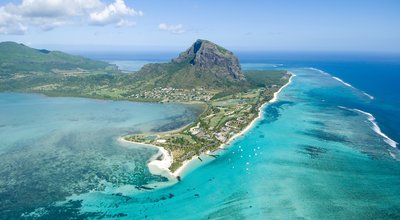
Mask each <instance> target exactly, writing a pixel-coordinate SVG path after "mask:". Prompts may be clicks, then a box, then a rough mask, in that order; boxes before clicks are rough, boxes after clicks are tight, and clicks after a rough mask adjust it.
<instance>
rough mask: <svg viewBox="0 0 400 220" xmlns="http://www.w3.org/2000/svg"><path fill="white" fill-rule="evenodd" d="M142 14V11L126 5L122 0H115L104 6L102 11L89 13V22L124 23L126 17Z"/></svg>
mask: <svg viewBox="0 0 400 220" xmlns="http://www.w3.org/2000/svg"><path fill="white" fill-rule="evenodd" d="M142 15H143V12H142V11H136V10H135V9H133V8H129V7H128V6H126V4H125V1H124V0H115V2H114V3H113V4H110V5H108V6H106V7H105V8H104V9H103V10H102V11H100V12H93V13H91V14H90V22H91V24H94V25H99V26H104V25H108V24H115V23H117V24H121V23H124V20H125V18H126V17H130V16H142ZM125 23H126V22H125Z"/></svg>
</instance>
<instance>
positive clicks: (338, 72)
mask: <svg viewBox="0 0 400 220" xmlns="http://www.w3.org/2000/svg"><path fill="white" fill-rule="evenodd" d="M239 58H240V60H241V62H242V63H243V65H242V67H243V69H288V70H290V71H291V72H292V73H294V74H295V75H296V76H295V77H294V78H293V82H292V83H291V84H290V85H289V86H288V87H286V88H285V89H284V90H283V91H282V92H281V93H280V94H279V97H278V101H277V102H275V103H271V104H268V105H266V106H265V107H264V108H263V109H262V118H261V119H260V120H258V121H257V122H256V123H255V124H254V126H253V127H252V129H250V131H249V132H247V133H246V134H244V135H243V136H241V137H240V138H238V139H237V140H235V141H233V142H232V143H230V144H229V147H228V148H226V149H224V150H220V151H217V152H216V154H218V155H219V157H218V158H216V159H215V158H213V157H209V156H202V159H203V162H201V161H200V160H198V161H195V164H193V165H191V167H190V169H188V170H187V171H186V172H184V175H183V178H182V181H181V182H179V183H177V184H175V185H173V186H169V187H164V188H162V187H157V189H148V188H146V187H144V188H143V187H140V186H143V185H146V184H148V183H153V184H155V185H159V186H161V185H162V184H163V183H164V181H165V179H164V178H162V177H159V176H158V177H157V176H152V175H151V174H150V173H149V172H148V170H147V168H146V166H145V164H146V162H147V161H148V160H149V158H151V156H152V155H153V154H154V153H155V152H156V150H155V149H151V148H146V147H140V146H139V145H135V144H127V143H120V142H118V137H119V136H121V135H124V134H127V133H135V132H146V131H151V130H152V129H153V130H154V129H157V128H160V127H163V128H169V127H174V126H175V127H178V126H179V125H182V124H185V123H188V121H190V120H194V119H193V118H194V117H195V116H196V114H198V110H197V111H196V109H191V108H190V107H188V106H182V105H178V106H175V105H158V104H143V103H129V102H111V101H97V100H90V99H77V98H48V97H44V96H40V95H28V94H10V93H8V94H7V93H6V94H4V93H3V94H0V113H1V114H0V115H1V118H0V130H1V132H0V143H1V146H0V157H1V158H0V161H1V162H0V166H1V169H0V170H1V171H0V172H2V173H0V174H1V175H0V184H2V185H4V184H5V185H7V184H8V185H10V186H13V185H12V184H14V186H16V187H13V188H4V187H0V190H1V191H0V204H2V206H0V207H2V209H1V210H2V211H1V212H0V215H2V216H5V215H6V214H10V213H18V212H21V210H19V209H15V210H14V212H13V211H12V210H11V211H8V212H7V210H5V209H4V207H13V206H12V205H10V204H13V203H15V202H21V206H23V205H25V206H27V204H29V203H34V204H35V206H31V207H27V208H26V210H25V209H24V210H23V211H24V214H23V216H26V217H39V216H41V217H43V218H48V219H51V218H55V217H75V218H78V219H79V218H85V217H87V218H104V219H111V218H126V219H266V218H267V219H268V218H271V219H400V161H399V159H400V153H399V145H398V142H399V141H400V127H399V126H400V123H399V122H400V116H399V113H400V101H399V97H398V94H400V91H399V90H400V86H399V81H398V79H399V78H400V59H398V57H393V56H392V55H379V56H378V55H374V56H372V55H371V56H366V55H360V54H353V55H345V56H344V55H337V54H333V55H332V54H331V55H314V54H306V55H299V54H292V55H280V54H278V55H270V54H258V53H254V54H249V53H243V54H239ZM108 60H110V59H109V58H108ZM123 60H126V58H125V57H124V59H123ZM165 60H167V59H165ZM116 64H117V65H118V62H116ZM133 68H136V69H137V66H136V67H133ZM136 69H126V70H127V71H134V70H136ZM177 119H179V120H177ZM176 121H181V122H179V123H176V124H174V125H173V126H164V125H165V124H167V125H168V124H170V123H173V122H176ZM66 173H68V174H69V173H71V174H69V175H66ZM6 177H7V178H6ZM132 177H133V178H132ZM130 178H131V179H130ZM65 183H68V184H65ZM42 184H44V185H43V186H41V185H42ZM60 185H63V186H64V187H63V188H62V192H64V193H63V194H62V193H59V191H57V190H59V189H60ZM88 185H90V186H91V191H90V192H87V191H85V190H84V189H86V188H87V186H88ZM40 186H41V187H40ZM71 186H73V187H75V188H73V187H71ZM77 187H78V189H80V188H79V187H81V188H82V192H81V193H75V194H74V195H72V196H67V194H68V192H71V191H70V190H71V188H73V189H76V188H77ZM37 188H40V189H39V190H38V189H37ZM78 192H79V191H78ZM49 193H56V194H60V195H58V197H57V198H56V199H54V198H52V199H53V200H57V201H59V202H57V203H52V204H51V205H49V204H48V201H50V198H47V200H46V195H48V194H49ZM7 196H8V197H7ZM66 197H67V198H66ZM4 198H7V199H4ZM6 205H8V206H6Z"/></svg>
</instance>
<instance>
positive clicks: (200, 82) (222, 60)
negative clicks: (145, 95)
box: [135, 40, 246, 89]
mask: <svg viewBox="0 0 400 220" xmlns="http://www.w3.org/2000/svg"><path fill="white" fill-rule="evenodd" d="M135 75H136V79H137V81H142V82H143V89H151V88H154V87H174V88H185V89H192V88H208V89H224V88H231V87H240V85H243V82H246V79H245V77H244V75H243V73H242V70H241V68H240V64H239V60H238V59H237V58H236V57H235V55H234V54H233V53H232V52H230V51H228V50H226V49H225V48H223V47H221V46H218V45H216V44H214V43H212V42H210V41H207V40H197V41H196V42H195V43H194V44H193V45H192V46H191V47H190V48H189V49H187V50H186V51H184V52H182V53H181V54H180V55H179V56H178V57H177V58H175V59H173V60H172V61H171V62H169V63H161V64H160V63H159V64H147V65H145V66H143V68H142V69H141V70H139V71H138V72H137V73H136V74H135Z"/></svg>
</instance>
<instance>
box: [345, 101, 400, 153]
mask: <svg viewBox="0 0 400 220" xmlns="http://www.w3.org/2000/svg"><path fill="white" fill-rule="evenodd" d="M338 107H339V108H342V109H345V110H349V111H354V112H358V113H361V114H363V115H366V116H367V118H368V121H370V122H371V124H372V130H374V131H375V133H377V134H378V135H380V136H381V137H382V138H383V141H384V142H385V143H387V144H388V145H390V146H391V147H393V148H397V145H398V143H397V142H396V141H394V140H393V139H391V138H389V137H388V136H387V135H386V134H385V133H383V132H382V130H381V128H380V127H379V126H378V123H377V122H376V118H375V117H374V116H373V115H372V114H371V113H369V112H365V111H362V110H359V109H356V108H354V109H349V108H346V107H343V106H338Z"/></svg>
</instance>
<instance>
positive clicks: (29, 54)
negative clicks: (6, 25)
mask: <svg viewBox="0 0 400 220" xmlns="http://www.w3.org/2000/svg"><path fill="white" fill-rule="evenodd" d="M54 69H57V70H74V69H83V70H105V69H109V70H112V69H114V70H115V69H116V67H115V66H113V65H110V64H108V63H106V62H101V61H94V60H90V59H87V58H84V57H80V56H73V55H69V54H66V53H63V52H59V51H49V50H39V49H34V48H30V47H28V46H25V45H23V44H18V43H15V42H1V43H0V74H15V73H18V72H51V71H52V70H54Z"/></svg>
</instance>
